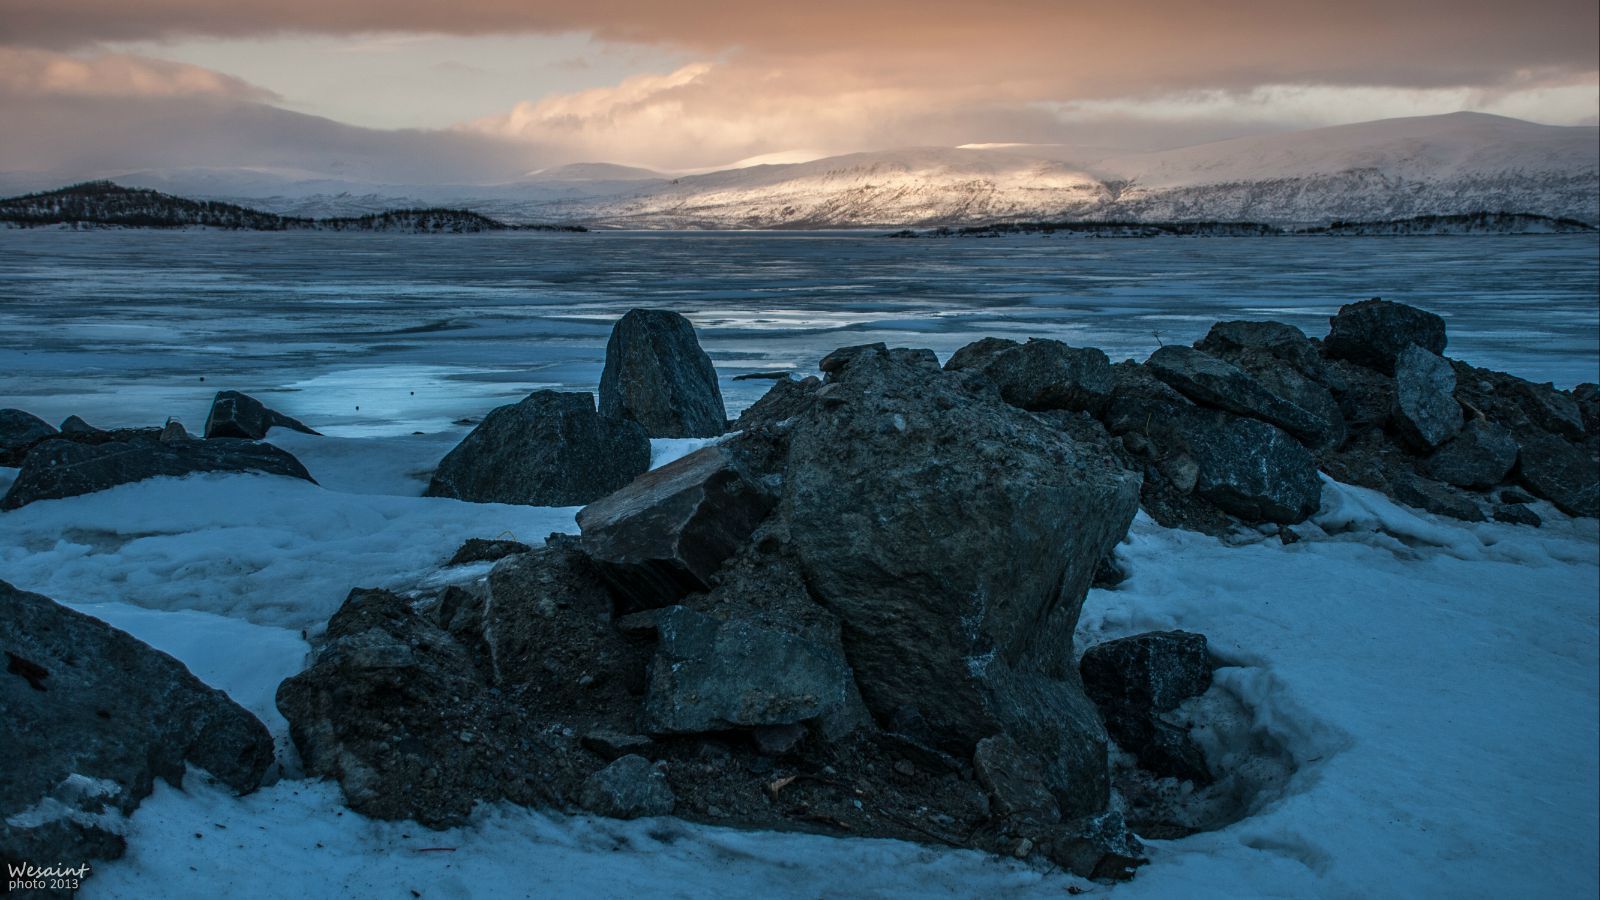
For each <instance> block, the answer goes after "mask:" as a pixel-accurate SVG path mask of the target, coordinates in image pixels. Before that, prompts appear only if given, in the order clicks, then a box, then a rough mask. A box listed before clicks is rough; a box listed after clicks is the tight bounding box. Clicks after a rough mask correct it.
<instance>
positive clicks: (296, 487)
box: [0, 435, 1600, 897]
mask: <svg viewBox="0 0 1600 900" xmlns="http://www.w3.org/2000/svg"><path fill="white" fill-rule="evenodd" d="M274 440H277V441H282V442H285V443H289V444H293V449H294V451H295V452H296V453H297V454H298V455H300V456H301V457H302V458H303V459H304V460H305V461H306V463H307V465H308V467H309V468H310V469H311V470H312V471H313V473H314V474H315V475H316V476H317V477H318V478H319V480H321V481H322V482H323V483H324V484H325V485H328V486H327V487H317V486H313V485H308V484H303V483H299V482H292V481H289V480H287V479H272V478H266V477H261V476H247V475H246V476H239V475H228V476H220V475H214V476H200V477H194V478H189V479H182V480H171V479H158V480H153V481H147V482H143V483H139V484H132V485H125V486H122V487H119V488H114V489H112V490H110V491H105V492H102V493H99V494H94V495H88V496H84V497H77V498H71V499H67V500H57V501H44V502H41V503H37V504H34V505H32V506H30V507H28V508H25V509H23V510H20V511H17V512H13V513H8V514H7V515H6V516H5V517H3V518H0V546H4V547H5V548H6V553H7V555H5V556H4V557H3V558H0V571H3V572H4V574H5V577H6V578H7V579H9V580H13V581H14V582H16V583H17V585H18V586H19V587H21V588H24V589H28V590H39V591H44V592H46V593H49V594H51V595H52V596H55V597H57V598H58V599H60V600H62V601H65V602H69V603H70V604H72V605H73V606H74V607H75V608H78V609H80V610H81V611H83V612H86V613H89V614H91V615H95V616H97V617H100V618H102V619H105V620H106V621H108V622H110V623H111V624H113V625H115V626H117V627H119V628H123V629H125V630H128V631H129V632H130V633H132V634H134V635H135V636H136V637H139V638H140V639H142V640H145V641H147V642H149V643H151V644H152V645H153V646H156V647H157V648H159V649H162V650H165V651H167V652H169V653H172V654H173V655H175V656H177V657H178V658H179V659H181V660H183V661H185V662H186V663H187V664H188V665H189V666H190V668H191V669H192V670H193V671H194V672H195V673H196V675H198V676H199V677H200V678H201V679H202V680H204V681H206V682H207V683H209V684H212V685H213V686H215V687H219V688H221V689H223V690H224V691H226V692H228V693H229V694H230V695H231V696H233V698H234V699H235V700H236V701H238V702H239V703H241V704H242V705H244V706H245V707H246V708H247V709H250V710H251V711H252V712H255V713H256V714H257V715H258V716H261V717H262V718H263V719H264V720H265V721H266V722H267V723H268V725H269V727H270V728H271V730H272V731H273V732H274V737H275V738H276V739H277V742H278V744H279V747H280V751H283V750H286V749H287V746H288V744H287V741H286V740H285V739H284V729H285V724H284V722H283V720H282V718H281V717H280V716H279V715H278V714H277V712H276V710H275V708H274V706H273V702H272V695H273V692H274V691H275V689H276V685H277V683H278V681H280V680H281V679H282V678H284V677H286V676H287V675H289V674H293V673H294V672H296V671H298V670H299V669H300V668H301V667H302V666H303V664H304V661H305V657H306V653H307V650H308V645H307V643H306V641H305V640H304V639H303V637H302V632H301V629H306V628H311V627H314V625H315V624H316V623H320V622H321V621H323V620H325V619H326V616H327V613H328V612H329V611H330V609H331V608H332V606H335V605H337V603H338V602H339V600H340V599H341V598H342V597H343V595H344V593H345V592H346V591H347V590H348V589H349V588H350V587H352V586H356V585H358V584H359V585H363V586H366V585H372V584H378V583H387V584H389V585H391V586H395V587H405V586H407V585H408V584H411V585H414V584H417V583H419V582H421V581H422V580H424V579H427V578H429V577H430V575H436V573H437V569H438V567H439V565H440V563H441V562H442V560H443V559H444V557H445V556H447V555H448V552H449V551H450V550H451V549H453V547H454V545H455V544H458V543H459V542H460V539H461V538H463V537H466V536H478V537H492V536H495V535H497V534H499V533H501V532H503V531H510V532H512V533H513V534H515V535H516V536H517V537H519V538H523V539H529V538H531V539H533V540H537V539H538V537H539V536H540V535H541V534H542V533H547V532H548V531H551V530H561V531H571V530H573V525H572V513H573V510H570V509H538V508H530V507H520V508H518V507H497V506H493V505H482V504H463V503H457V502H456V501H449V500H440V499H434V498H422V497H420V496H416V494H418V493H420V483H419V482H414V481H412V482H408V481H406V480H405V479H403V478H388V479H385V478H381V477H375V476H374V474H373V471H372V469H373V467H372V466H371V465H369V464H366V463H364V462H363V459H362V456H361V454H359V453H354V452H350V451H352V450H355V449H357V448H356V447H355V446H354V445H356V444H360V443H363V442H364V441H363V439H329V438H316V437H307V436H299V435H296V436H294V437H292V438H283V437H279V436H276V435H275V436H274ZM347 440H348V441H349V444H348V445H347V444H345V443H344V442H345V441H347ZM381 441H388V442H389V443H388V445H387V447H388V452H389V453H390V454H392V456H393V457H394V458H396V459H397V460H399V461H400V462H398V463H397V464H396V465H394V466H391V467H390V469H391V470H392V471H395V472H403V471H404V470H405V468H406V466H407V465H409V464H410V462H406V461H405V458H406V454H407V453H411V454H414V455H415V456H416V457H417V458H421V457H425V456H427V455H429V454H431V453H432V452H433V450H434V445H433V443H432V442H429V441H427V440H426V439H424V438H418V439H414V440H413V441H411V442H409V443H408V442H407V441H406V440H405V439H373V442H374V443H375V444H376V443H379V442H381ZM319 443H321V444H323V447H324V448H326V449H323V448H319V447H318V446H317V445H318V444H319ZM693 446H694V444H693V442H675V443H671V444H669V443H668V442H659V443H658V445H657V448H656V454H655V462H656V463H657V464H660V463H661V462H664V461H666V460H667V459H670V458H672V457H674V456H676V455H679V454H681V453H682V452H685V451H687V450H689V449H692V448H693ZM412 461H415V460H412ZM413 485H414V486H415V488H416V489H415V490H412V489H411V488H412V486H413ZM367 491H371V492H373V493H365V492H367ZM390 492H393V493H390ZM393 494H409V496H394V495H393ZM158 496H159V497H161V498H162V499H163V502H164V503H165V504H166V506H165V508H166V509H168V510H169V511H170V512H171V513H172V515H167V514H164V515H163V521H162V523H161V525H160V530H161V532H162V533H161V534H152V533H151V529H152V527H153V523H152V522H151V520H150V519H149V517H148V516H147V515H144V514H143V512H144V511H145V510H148V508H149V504H150V503H151V502H155V498H156V497H158ZM1323 497H1324V500H1323V507H1322V509H1321V511H1319V513H1318V514H1317V515H1316V516H1314V517H1313V519H1312V520H1311V522H1309V523H1307V524H1305V525H1303V526H1300V532H1301V533H1302V535H1303V537H1304V539H1303V540H1301V541H1300V542H1298V543H1294V544H1290V545H1284V544H1282V543H1281V541H1280V540H1279V538H1277V537H1276V536H1271V537H1267V536H1262V537H1260V538H1256V537H1254V536H1251V535H1250V534H1248V533H1244V534H1241V535H1235V536H1234V537H1232V538H1229V539H1226V540H1219V539H1217V538H1212V537H1207V536H1204V535H1200V534H1196V533H1191V532H1184V531H1177V530H1169V529H1165V528H1161V527H1160V526H1158V525H1156V524H1155V523H1153V522H1151V521H1149V520H1148V519H1147V518H1146V517H1145V516H1143V515H1141V516H1140V518H1139V520H1138V521H1137V522H1136V524H1135V526H1134V530H1133V532H1132V534H1131V535H1130V538H1129V540H1128V542H1127V543H1126V544H1125V545H1124V546H1123V547H1122V548H1121V550H1119V554H1120V555H1121V556H1122V557H1123V558H1124V559H1125V561H1126V562H1127V563H1128V565H1129V567H1130V569H1131V571H1132V576H1131V577H1130V578H1129V579H1128V580H1127V581H1125V582H1123V583H1122V584H1121V585H1119V586H1118V587H1116V588H1115V589H1112V590H1094V591H1091V593H1090V595H1089V598H1088V601H1087V603H1086V606H1085V612H1084V615H1083V618H1082V620H1081V622H1080V625H1079V632H1078V641H1079V645H1080V647H1082V646H1086V645H1088V644H1092V643H1095V642H1097V641H1100V640H1105V639H1108V638H1113V637H1118V636H1121V635H1124V634H1130V633H1134V632H1139V631H1145V630H1150V629H1159V628H1173V627H1180V628H1184V629H1187V630H1193V631H1199V632H1202V633H1205V634H1206V635H1207V636H1208V637H1209V638H1210V640H1211V642H1212V646H1213V648H1214V652H1216V653H1217V654H1218V655H1219V656H1220V657H1222V658H1223V659H1224V660H1226V661H1227V662H1229V663H1230V664H1231V665H1229V666H1227V667H1225V668H1223V669H1221V670H1219V675H1218V682H1219V683H1220V684H1221V685H1222V686H1223V687H1224V689H1226V690H1228V691H1230V692H1233V693H1235V694H1237V695H1239V696H1240V697H1241V698H1242V699H1245V700H1247V701H1248V704H1249V705H1250V706H1251V707H1253V708H1254V709H1255V711H1256V721H1255V722H1254V727H1255V728H1257V729H1260V730H1262V731H1263V732H1265V733H1268V734H1270V735H1271V736H1272V737H1274V738H1275V739H1276V740H1277V741H1279V742H1280V743H1281V744H1282V745H1283V746H1285V747H1286V748H1288V749H1289V751H1290V752H1291V753H1292V754H1293V755H1294V757H1295V759H1296V762H1297V763H1298V764H1299V765H1300V769H1299V771H1298V773H1297V774H1296V775H1295V777H1294V779H1293V781H1292V782H1291V784H1290V786H1289V789H1288V791H1287V793H1286V794H1285V796H1283V797H1281V798H1276V799H1269V800H1267V801H1266V803H1265V805H1264V806H1263V807H1262V808H1260V809H1258V810H1256V811H1255V813H1254V814H1253V815H1252V816H1251V817H1249V818H1246V819H1245V820H1243V821H1240V822H1238V823H1236V824H1235V825H1232V826H1229V827H1227V828H1225V829H1223V830H1221V831H1217V832H1212V833H1207V834H1201V835H1196V836H1194V837H1191V838H1187V839H1184V840H1180V841H1167V842H1152V843H1151V844H1150V851H1151V860H1152V861H1151V864H1150V865H1149V866H1147V867H1145V868H1144V869H1143V870H1142V871H1141V873H1140V875H1139V877H1138V878H1137V879H1136V880H1135V881H1133V882H1131V883H1129V884H1126V885H1121V886H1117V887H1115V888H1106V887H1093V888H1092V889H1094V890H1096V891H1101V892H1104V891H1109V892H1111V893H1113V894H1115V895H1116V896H1128V897H1135V896H1174V895H1183V896H1219V897H1222V896H1227V897H1238V896H1328V897H1339V896H1372V895H1375V894H1388V895H1403V896H1437V895H1448V896H1462V897H1475V896H1483V897H1489V896H1507V895H1517V896H1581V895H1584V894H1587V893H1592V892H1593V891H1594V889H1595V887H1596V880H1595V879H1596V876H1595V872H1596V870H1597V868H1596V862H1597V860H1596V846H1597V841H1600V822H1597V817H1596V808H1597V805H1596V800H1597V791H1600V786H1597V774H1596V767H1595V759H1596V741H1597V736H1596V728H1595V723H1596V721H1597V717H1600V684H1597V672H1600V669H1597V664H1600V649H1597V601H1596V597H1597V596H1600V534H1597V528H1596V522H1595V520H1593V519H1571V518H1568V517H1566V516H1564V515H1562V514H1561V513H1559V512H1558V511H1556V510H1555V509H1554V508H1553V507H1550V506H1548V505H1547V504H1539V505H1538V506H1537V510H1538V512H1539V514H1540V515H1541V517H1543V518H1544V520H1545V525H1544V527H1543V528H1542V529H1538V530H1535V529H1528V528H1523V527H1516V526H1510V525H1503V524H1497V523H1473V524H1469V523H1462V522H1457V521H1454V520H1450V519H1441V518H1438V517H1434V516H1431V515H1428V514H1426V513H1420V512H1414V511H1411V510H1408V509H1406V508H1403V507H1399V506H1397V505H1395V504H1394V503H1392V502H1391V501H1389V500H1388V499H1386V498H1384V497H1382V496H1381V495H1379V494H1376V493H1375V492H1372V491H1368V490H1365V489H1362V488H1355V487H1349V486H1345V485H1339V484H1337V483H1334V482H1331V481H1330V482H1327V483H1326V484H1325V486H1324V491H1323ZM50 535H54V536H55V539H54V542H53V543H51V542H50V541H49V540H48V539H49V536H50ZM178 548H184V553H183V554H180V553H179V550H178ZM478 575H481V572H478V571H477V570H474V569H465V568H464V569H461V570H458V571H456V572H455V573H454V576H453V577H460V578H472V577H475V576H478ZM287 771H288V772H289V773H290V774H292V773H293V766H292V765H291V766H289V767H287ZM204 782H205V779H204V776H203V775H199V774H196V775H195V776H194V777H191V778H190V779H189V781H188V784H187V786H186V789H184V790H179V789H175V788H172V787H169V786H166V785H164V784H162V785H159V786H158V787H157V790H156V793H155V794H154V795H153V796H152V797H151V798H149V799H148V800H147V801H146V802H145V803H144V804H143V805H142V806H141V807H140V809H139V810H138V811H137V812H136V813H135V814H134V815H133V816H132V818H131V820H130V822H129V829H130V831H129V838H130V840H129V852H128V855H127V857H125V858H124V859H121V860H117V861H113V862H107V863H103V864H100V865H99V867H98V871H97V874H96V876H95V877H94V878H93V879H92V880H91V881H90V882H88V887H87V891H86V894H85V896H90V897H94V896H110V897H123V896H140V895H144V894H145V893H146V892H147V890H148V887H149V885H151V884H161V885H163V889H164V890H165V891H166V892H167V893H168V894H169V895H172V896H202V895H216V894H218V893H226V894H228V895H231V896H239V897H253V896H262V897H285V896H290V897H292V896H307V897H310V896H323V895H326V894H328V893H329V892H341V893H352V892H353V893H358V894H363V895H373V896H391V895H396V894H399V895H405V894H406V892H407V891H409V890H416V891H418V892H420V893H421V894H422V895H423V896H439V895H441V894H443V895H453V896H466V895H471V896H542V895H549V894H551V893H558V894H560V895H562V896H617V895H621V894H627V893H631V892H636V891H639V890H644V889H646V888H647V887H648V888H651V889H654V890H659V888H660V886H661V885H662V884H663V883H672V884H675V885H676V889H677V891H678V892H680V893H681V894H683V895H685V896H690V895H693V896H704V895H707V894H713V895H714V894H725V893H727V892H729V891H730V890H734V889H738V890H742V891H745V890H752V889H760V890H761V891H762V892H763V893H765V894H770V895H773V896H819V895H820V896H843V895H850V896H971V895H974V894H986V895H995V896H1024V895H1041V894H1059V893H1060V892H1061V891H1062V890H1064V889H1065V888H1066V887H1067V886H1069V885H1078V886H1081V887H1091V885H1089V883H1087V882H1080V881H1078V880H1076V879H1072V878H1071V877H1070V876H1066V875H1043V874H1040V873H1039V872H1037V871H1035V870H1033V869H1031V868H1028V867H1026V866H1025V865H1023V864H1021V863H1007V862H997V861H995V860H993V859H990V858H987V857H984V856H982V855H979V854H974V853H968V852H957V851H944V850H936V849H931V848H926V847H920V846H915V845H910V844H904V843H899V842H894V841H878V840H844V839H835V838H824V837H818V836H811V835H799V834H778V833H761V832H755V833H745V832H738V831H730V830H727V829H718V828H711V827H707V826H699V825H692V824H685V823H682V822H678V821H676V820H644V821H641V822H634V823H619V822H614V821H607V820H596V819H589V818H585V817H564V816H559V815H552V814H549V813H546V812H536V811H530V810H523V809H518V808H515V807H509V806H503V805H502V806H493V807H488V808H480V810H479V812H478V814H477V815H475V817H474V819H473V822H472V823H471V824H469V825H468V826H465V827H462V828H457V829H453V830H450V831H447V832H437V833H436V832H430V831H428V830H426V829H424V828H422V827H421V826H417V825H415V824H409V823H381V822H374V821H370V820H366V819H364V818H362V817H360V816H358V815H357V814H355V813H352V812H350V811H348V810H346V809H344V808H343V806H342V803H341V798H340V795H339V791H338V789H337V787H336V786H334V785H331V784H326V783H308V782H303V781H297V780H293V779H292V778H285V779H284V780H282V781H279V782H278V783H277V784H275V785H272V786H269V787H267V788H265V789H263V790H262V791H260V792H258V793H257V794H255V795H252V796H249V797H245V798H239V799H235V798H233V797H231V796H230V795H229V794H228V792H227V791H226V790H225V789H220V788H217V787H209V786H207V785H206V784H205V783H204ZM196 835H200V836H198V837H197V836H196ZM436 847H449V848H453V849H451V850H449V851H443V850H439V851H436V850H433V849H431V848H436ZM624 851H625V852H624ZM269 872H270V873H271V877H265V876H266V874H267V873H269ZM664 873H670V874H671V878H670V879H665V880H664V877H663V875H664ZM736 886H737V887H736Z"/></svg>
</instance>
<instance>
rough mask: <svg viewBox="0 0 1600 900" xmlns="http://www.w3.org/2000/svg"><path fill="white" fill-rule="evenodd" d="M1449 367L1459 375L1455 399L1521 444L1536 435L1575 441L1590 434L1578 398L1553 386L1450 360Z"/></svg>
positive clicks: (1457, 376)
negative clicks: (1532, 433)
mask: <svg viewBox="0 0 1600 900" xmlns="http://www.w3.org/2000/svg"><path fill="white" fill-rule="evenodd" d="M1450 364H1451V366H1453V367H1454V368H1455V372H1456V399H1457V400H1459V401H1461V403H1463V404H1464V405H1466V406H1467V407H1468V408H1470V409H1472V410H1474V411H1476V412H1478V413H1481V414H1482V415H1483V417H1484V418H1486V419H1488V420H1489V421H1491V422H1494V423H1495V424H1497V425H1501V426H1503V427H1505V428H1508V429H1510V431H1511V433H1512V434H1513V435H1515V436H1516V437H1517V438H1518V439H1519V440H1520V439H1521V438H1522V437H1523V436H1524V435H1525V434H1528V433H1530V432H1534V431H1544V432H1549V433H1551V434H1558V435H1560V436H1562V437H1564V438H1567V439H1569V440H1574V441H1576V440H1582V439H1583V438H1584V436H1585V435H1587V434H1589V433H1590V429H1589V426H1588V424H1587V423H1586V422H1585V421H1584V417H1583V406H1582V405H1580V402H1579V401H1578V400H1577V398H1575V397H1574V396H1571V395H1569V394H1567V393H1565V392H1563V391H1558V390H1556V389H1555V387H1554V386H1553V385H1550V384H1534V383H1533V382H1531V381H1528V380H1526V379H1522V378H1518V377H1516V376H1515V375H1507V374H1506V373H1504V372H1496V371H1493V370H1491V369H1479V368H1475V367H1473V366H1470V365H1467V364H1466V363H1464V362H1461V361H1460V360H1451V361H1450Z"/></svg>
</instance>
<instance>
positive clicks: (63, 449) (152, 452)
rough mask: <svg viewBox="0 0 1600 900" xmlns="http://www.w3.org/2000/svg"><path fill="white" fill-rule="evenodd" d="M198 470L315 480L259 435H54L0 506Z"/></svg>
mask: <svg viewBox="0 0 1600 900" xmlns="http://www.w3.org/2000/svg"><path fill="white" fill-rule="evenodd" d="M199 472H251V473H259V474H264V475H282V476H285V477H288V478H299V479H302V480H304V481H313V479H312V478H311V475H310V473H308V472H307V471H306V470H305V467H304V466H302V465H300V461H299V460H297V459H295V458H294V456H292V455H291V454H290V453H289V452H288V451H286V450H281V449H279V448H277V447H274V446H272V445H271V444H263V443H258V442H255V441H241V440H234V439H231V438H224V439H219V440H214V441H196V440H177V441H169V442H163V441H161V440H160V439H158V438H154V437H152V436H150V435H148V434H141V433H132V434H130V435H129V436H128V437H127V439H125V440H111V441H105V442H102V443H85V442H80V441H76V440H66V439H53V440H47V441H44V442H41V443H40V444H38V445H37V446H35V447H34V448H33V449H32V450H30V451H29V452H28V456H27V458H26V459H25V460H23V464H22V471H20V472H19V473H17V480H16V481H14V482H12V484H11V488H10V490H8V491H6V495H5V497H4V498H0V509H17V508H19V507H22V506H24V505H26V504H29V503H33V502H34V501H37V500H54V499H59V498H62V497H76V496H78V495H80V494H89V493H93V492H95V491H103V490H105V489H107V488H112V487H116V486H117V485H119V484H128V483H130V482H134V481H143V480H144V479H146V478H156V477H158V476H163V475H165V476H174V477H176V476H183V475H193V474H195V473H199Z"/></svg>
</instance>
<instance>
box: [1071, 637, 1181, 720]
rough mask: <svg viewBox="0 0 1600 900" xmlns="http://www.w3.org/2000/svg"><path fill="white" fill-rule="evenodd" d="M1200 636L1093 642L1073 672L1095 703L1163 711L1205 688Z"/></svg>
mask: <svg viewBox="0 0 1600 900" xmlns="http://www.w3.org/2000/svg"><path fill="white" fill-rule="evenodd" d="M1212 668H1213V666H1212V663H1211V653H1210V651H1209V650H1207V649H1206V636H1205V635H1203V634H1196V633H1194V632H1192V631H1149V632H1145V633H1144V634H1136V635H1133V636H1131V637H1125V638H1117V639H1116V640H1111V641H1105V642H1104V643H1100V644H1095V645H1094V646H1093V647H1090V648H1089V649H1087V650H1085V651H1084V652H1083V659H1082V660H1081V661H1080V662H1079V663H1078V671H1079V673H1080V674H1082V676H1083V690H1084V693H1086V694H1088V695H1089V697H1090V699H1092V700H1094V702H1095V703H1096V704H1098V705H1100V706H1101V707H1102V708H1103V707H1106V706H1123V707H1132V708H1135V709H1138V710H1144V711H1150V712H1169V711H1171V710H1173V709H1176V708H1177V707H1178V704H1180V703H1182V702H1183V701H1185V700H1187V699H1189V698H1190V697H1198V696H1199V695H1201V694H1203V693H1205V692H1206V690H1207V689H1208V688H1210V687H1211V670H1212Z"/></svg>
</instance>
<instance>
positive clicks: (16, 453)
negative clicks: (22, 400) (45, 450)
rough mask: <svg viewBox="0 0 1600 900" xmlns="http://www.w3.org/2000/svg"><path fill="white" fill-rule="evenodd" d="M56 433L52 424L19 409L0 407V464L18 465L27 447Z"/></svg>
mask: <svg viewBox="0 0 1600 900" xmlns="http://www.w3.org/2000/svg"><path fill="white" fill-rule="evenodd" d="M55 433H56V429H55V426H54V425H51V424H50V423H49V422H46V421H45V420H43V419H41V418H39V417H38V416H36V415H34V414H32V413H28V412H23V411H22V410H20V409H0V466H20V465H22V458H23V457H25V456H27V455H28V448H29V447H32V446H33V445H34V444H37V443H38V442H40V441H42V440H44V439H45V438H47V437H49V436H51V435H52V434H55Z"/></svg>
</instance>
